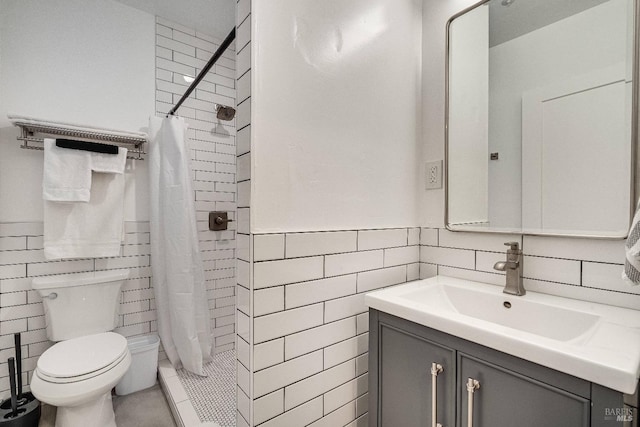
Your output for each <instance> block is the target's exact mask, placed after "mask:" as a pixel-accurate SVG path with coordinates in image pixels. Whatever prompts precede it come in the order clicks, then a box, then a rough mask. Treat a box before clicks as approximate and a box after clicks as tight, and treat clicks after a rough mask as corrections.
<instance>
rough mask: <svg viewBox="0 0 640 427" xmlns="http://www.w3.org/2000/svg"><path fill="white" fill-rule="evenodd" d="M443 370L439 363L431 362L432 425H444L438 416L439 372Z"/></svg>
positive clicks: (438, 426)
mask: <svg viewBox="0 0 640 427" xmlns="http://www.w3.org/2000/svg"><path fill="white" fill-rule="evenodd" d="M442 371H443V368H442V365H441V364H439V363H435V362H433V363H431V427H442V424H440V423H439V422H438V421H437V418H438V374H439V373H440V372H442Z"/></svg>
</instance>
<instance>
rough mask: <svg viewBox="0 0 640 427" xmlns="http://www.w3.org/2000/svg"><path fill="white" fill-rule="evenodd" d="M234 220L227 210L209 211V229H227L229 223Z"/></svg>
mask: <svg viewBox="0 0 640 427" xmlns="http://www.w3.org/2000/svg"><path fill="white" fill-rule="evenodd" d="M230 222H233V220H232V219H229V214H228V213H227V212H209V230H212V231H220V230H226V229H227V224H228V223H230Z"/></svg>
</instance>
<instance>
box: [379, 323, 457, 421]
mask: <svg viewBox="0 0 640 427" xmlns="http://www.w3.org/2000/svg"><path fill="white" fill-rule="evenodd" d="M380 338H381V340H382V342H384V346H383V347H382V348H381V350H380V357H379V360H380V368H379V369H380V370H379V374H380V375H379V377H380V383H381V384H383V389H382V394H383V396H384V398H383V399H382V400H381V401H380V405H381V407H380V420H381V424H380V425H383V426H394V427H414V426H429V425H431V424H430V422H431V417H432V403H431V398H432V381H433V379H432V374H431V368H432V365H433V364H434V363H435V364H437V365H439V369H438V370H440V369H441V371H440V372H437V376H435V383H436V390H437V393H436V395H437V396H439V399H437V401H436V407H437V415H438V421H439V422H441V423H446V424H444V425H453V423H452V422H453V420H454V416H455V414H454V409H455V408H454V406H453V405H452V402H453V401H454V399H455V389H454V387H453V385H454V381H455V369H454V367H455V364H456V357H455V351H454V350H453V349H451V348H448V347H446V346H442V345H439V344H438V343H435V342H432V341H429V340H427V339H425V338H423V337H421V336H419V335H414V334H411V333H410V332H407V331H404V330H401V329H397V328H394V327H393V326H388V325H383V326H382V327H381V328H380ZM440 420H444V421H440Z"/></svg>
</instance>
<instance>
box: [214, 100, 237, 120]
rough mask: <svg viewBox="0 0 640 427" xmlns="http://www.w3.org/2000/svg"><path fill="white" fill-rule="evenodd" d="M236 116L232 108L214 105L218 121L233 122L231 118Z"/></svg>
mask: <svg viewBox="0 0 640 427" xmlns="http://www.w3.org/2000/svg"><path fill="white" fill-rule="evenodd" d="M235 115H236V110H235V108H233V107H228V106H226V105H221V104H216V117H217V118H219V119H220V120H226V121H229V120H233V117H234V116H235Z"/></svg>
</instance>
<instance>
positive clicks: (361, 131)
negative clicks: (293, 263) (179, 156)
mask: <svg viewBox="0 0 640 427" xmlns="http://www.w3.org/2000/svg"><path fill="white" fill-rule="evenodd" d="M421 7H422V6H421V2H420V1H416V0H403V1H401V2H398V1H393V2H392V1H388V0H387V1H385V0H376V1H366V0H357V1H355V0H354V1H350V2H343V1H340V0H330V1H323V2H317V1H312V0H304V1H300V0H298V1H292V0H274V1H270V2H254V3H253V5H252V14H253V31H252V39H253V40H256V41H257V42H256V43H257V45H256V46H254V51H255V55H253V64H252V69H253V70H255V72H254V73H253V76H252V97H251V109H252V110H251V116H252V117H251V127H252V149H251V160H252V176H251V177H252V179H251V183H252V184H251V191H252V194H251V231H252V232H275V231H314V230H338V229H363V228H374V227H375V228H380V227H393V226H412V225H415V224H416V223H417V218H418V211H417V205H416V200H415V194H416V191H417V186H418V183H419V178H418V164H417V161H416V159H417V152H418V149H419V143H418V139H419V131H418V129H419V128H418V126H419V123H420V116H419V113H418V112H419V110H420V108H419V105H420V74H421V69H420V67H421V59H420V45H421V40H420V34H421V22H420V17H421ZM261 23H266V24H264V25H261ZM274 46H277V47H278V49H277V50H276V49H274Z"/></svg>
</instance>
